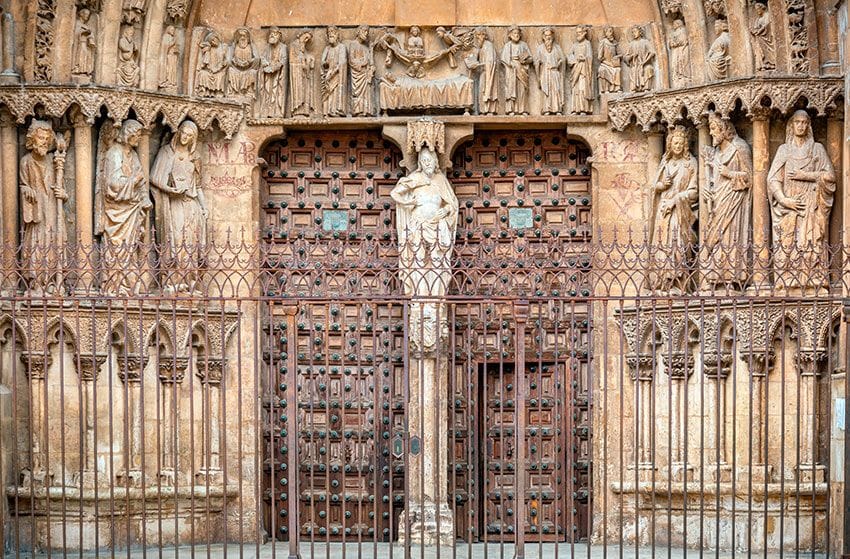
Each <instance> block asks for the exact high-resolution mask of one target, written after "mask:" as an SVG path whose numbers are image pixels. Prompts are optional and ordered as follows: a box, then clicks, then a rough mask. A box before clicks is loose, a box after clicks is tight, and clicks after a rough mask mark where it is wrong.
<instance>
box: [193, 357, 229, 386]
mask: <svg viewBox="0 0 850 559" xmlns="http://www.w3.org/2000/svg"><path fill="white" fill-rule="evenodd" d="M224 363H225V359H224V358H222V357H201V358H200V359H198V361H197V364H198V370H197V372H196V373H195V374H196V376H197V377H198V378H199V379H201V382H202V383H204V384H209V385H213V386H219V385H221V379H222V375H223V372H224Z"/></svg>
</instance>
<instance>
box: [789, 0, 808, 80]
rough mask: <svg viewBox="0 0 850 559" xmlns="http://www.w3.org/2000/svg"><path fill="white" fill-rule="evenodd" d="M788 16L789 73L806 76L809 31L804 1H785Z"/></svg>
mask: <svg viewBox="0 0 850 559" xmlns="http://www.w3.org/2000/svg"><path fill="white" fill-rule="evenodd" d="M785 10H786V12H787V14H788V38H789V41H788V43H789V50H790V55H791V61H790V62H791V72H792V73H794V74H808V73H809V68H810V63H809V30H808V28H807V22H806V0H785Z"/></svg>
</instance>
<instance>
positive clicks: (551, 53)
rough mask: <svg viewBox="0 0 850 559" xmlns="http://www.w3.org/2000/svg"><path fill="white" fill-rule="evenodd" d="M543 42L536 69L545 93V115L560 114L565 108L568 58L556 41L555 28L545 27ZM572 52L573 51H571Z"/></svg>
mask: <svg viewBox="0 0 850 559" xmlns="http://www.w3.org/2000/svg"><path fill="white" fill-rule="evenodd" d="M542 36H543V43H541V44H540V45H539V46H538V47H537V53H536V55H535V57H534V70H535V71H536V72H537V78H538V81H539V83H540V91H541V92H542V93H543V107H542V109H541V112H542V113H543V114H544V115H559V114H561V113H562V112H563V110H564V64H565V62H566V58H565V57H564V51H563V50H561V47H560V45H558V43H556V42H555V29H554V28H552V27H546V28H544V29H543V34H542ZM571 54H572V53H571Z"/></svg>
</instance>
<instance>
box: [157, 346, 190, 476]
mask: <svg viewBox="0 0 850 559" xmlns="http://www.w3.org/2000/svg"><path fill="white" fill-rule="evenodd" d="M187 365H188V360H187V359H186V358H185V357H177V358H173V357H160V358H159V361H158V363H157V366H158V369H159V382H160V385H161V390H162V399H161V401H162V410H161V412H160V413H161V415H160V417H161V418H162V434H161V436H160V440H161V441H162V457H161V460H160V472H159V477H160V481H161V482H162V484H163V485H165V486H170V487H173V486H174V485H175V482H176V480H177V473H178V469H177V468H178V450H179V448H180V406H179V402H178V398H177V392H178V390H179V388H180V385H181V384H182V383H183V378H184V377H185V376H186V367H187Z"/></svg>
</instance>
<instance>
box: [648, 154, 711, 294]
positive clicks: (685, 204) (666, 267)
mask: <svg viewBox="0 0 850 559" xmlns="http://www.w3.org/2000/svg"><path fill="white" fill-rule="evenodd" d="M698 176H699V171H698V167H697V160H696V158H695V157H694V156H692V155H690V154H688V155H687V156H686V157H683V158H679V159H669V158H668V157H667V156H666V155H665V156H664V159H662V160H661V165H659V167H658V172H657V173H656V174H655V178H654V180H653V182H652V183H651V185H650V186H651V188H652V189H653V193H652V196H653V198H654V200H653V205H652V208H653V216H652V223H651V226H652V229H651V231H650V233H651V245H652V250H653V255H652V258H653V277H652V279H651V283H652V287H653V288H655V289H660V290H669V289H671V288H676V289H679V291H684V290H685V287H686V284H687V279H688V270H687V258H688V255H689V254H690V252H691V250H692V249H693V247H694V245H695V244H696V240H697V236H696V231H695V230H694V224H695V223H696V219H697V216H696V211H695V210H696V203H697V198H698V196H699V191H698V187H697V177H698ZM668 178H669V179H672V184H671V185H670V187H669V188H666V189H665V190H662V191H661V192H658V191H657V190H655V187H656V185H658V184H659V183H663V182H664V181H665V180H666V179H668ZM664 202H668V203H672V209H671V210H669V212H666V213H665V212H664V211H663V210H662V208H661V206H662V203H664Z"/></svg>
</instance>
